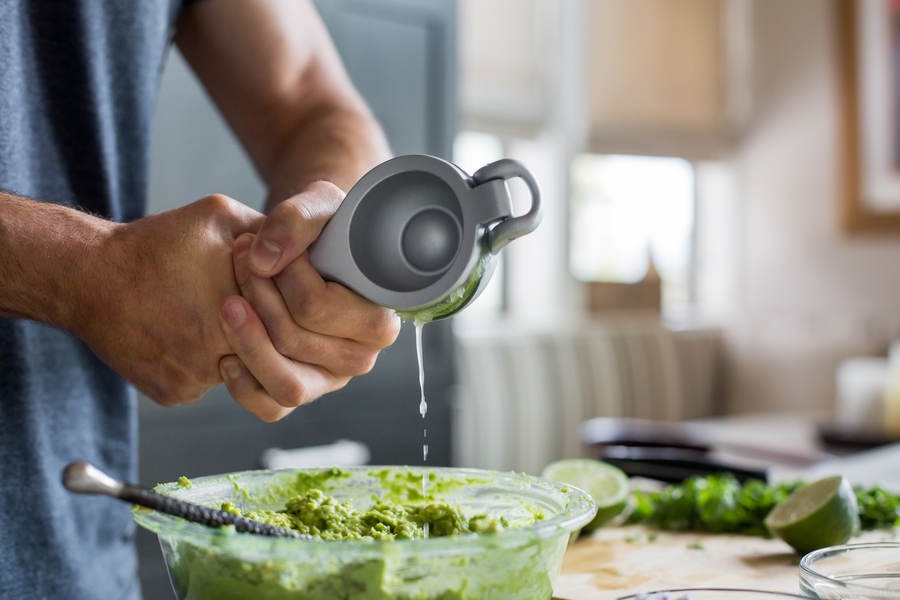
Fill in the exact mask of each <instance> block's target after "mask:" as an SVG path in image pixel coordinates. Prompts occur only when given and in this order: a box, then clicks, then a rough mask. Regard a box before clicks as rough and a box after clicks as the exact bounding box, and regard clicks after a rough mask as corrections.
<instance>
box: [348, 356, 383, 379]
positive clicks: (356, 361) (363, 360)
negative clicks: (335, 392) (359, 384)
mask: <svg viewBox="0 0 900 600" xmlns="http://www.w3.org/2000/svg"><path fill="white" fill-rule="evenodd" d="M377 359H378V353H377V352H359V353H357V354H356V355H355V356H352V357H351V358H350V359H349V360H348V361H347V363H348V369H347V371H348V373H349V374H350V375H353V376H354V377H356V376H359V375H365V374H366V373H369V372H370V371H371V370H372V369H373V368H374V367H375V361H376V360H377Z"/></svg>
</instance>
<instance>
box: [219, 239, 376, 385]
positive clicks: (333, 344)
mask: <svg viewBox="0 0 900 600" xmlns="http://www.w3.org/2000/svg"><path fill="white" fill-rule="evenodd" d="M246 237H252V236H241V237H240V238H238V239H237V240H236V241H235V246H234V265H235V266H234V272H235V277H236V279H237V281H238V285H239V286H240V289H241V295H242V296H243V297H244V298H245V299H246V300H247V301H248V302H249V303H250V306H252V307H253V310H254V311H256V314H257V315H258V316H259V318H260V319H261V320H262V322H263V325H265V328H266V332H267V333H268V334H269V339H271V340H272V345H273V346H275V349H276V350H277V351H278V352H279V353H281V354H283V355H284V356H286V357H288V358H290V359H293V360H295V361H299V362H302V363H307V364H311V365H319V366H320V367H323V368H324V369H326V370H327V371H328V372H329V373H331V374H332V375H336V376H340V377H355V376H357V375H363V374H365V373H368V372H369V371H371V370H372V367H373V366H374V365H375V359H376V358H377V356H378V352H377V351H376V350H373V349H371V348H368V347H366V346H364V345H362V344H360V343H359V342H355V341H353V340H349V339H345V338H341V337H333V336H327V335H322V334H319V333H315V332H312V331H308V330H306V329H304V328H302V327H299V326H298V325H297V324H296V323H295V322H294V319H293V318H292V317H291V313H290V312H289V311H288V309H287V306H285V303H284V299H283V298H282V297H281V293H280V292H279V291H278V288H277V287H275V282H273V281H272V280H271V279H268V278H261V277H256V276H254V275H251V274H250V266H249V264H248V260H247V256H246V253H244V252H242V250H243V249H244V248H245V247H249V243H250V240H247V239H245V238H246Z"/></svg>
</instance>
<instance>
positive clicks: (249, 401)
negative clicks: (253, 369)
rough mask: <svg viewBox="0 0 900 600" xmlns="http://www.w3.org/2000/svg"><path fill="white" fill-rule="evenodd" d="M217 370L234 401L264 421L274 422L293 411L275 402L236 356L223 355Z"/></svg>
mask: <svg viewBox="0 0 900 600" xmlns="http://www.w3.org/2000/svg"><path fill="white" fill-rule="evenodd" d="M219 372H220V373H221V374H222V379H223V380H225V386H226V387H227V388H228V391H229V393H231V397H232V398H234V401H235V402H237V403H238V404H240V405H241V406H243V407H244V408H245V409H247V410H248V411H249V412H251V413H253V414H254V415H256V416H257V417H259V419H260V420H262V421H265V422H266V423H274V422H275V421H278V420H280V419H283V418H284V417H286V416H288V415H289V414H291V412H293V410H294V409H293V408H286V407H284V406H281V405H280V404H278V403H277V402H275V401H274V400H273V399H272V397H271V396H270V395H269V394H268V393H267V392H266V390H265V389H263V387H262V386H261V385H260V384H259V382H258V381H256V378H255V377H253V375H252V374H251V373H250V371H248V370H247V369H246V367H244V365H243V363H241V359H239V358H238V357H237V356H233V355H230V356H223V357H222V358H221V359H220V360H219Z"/></svg>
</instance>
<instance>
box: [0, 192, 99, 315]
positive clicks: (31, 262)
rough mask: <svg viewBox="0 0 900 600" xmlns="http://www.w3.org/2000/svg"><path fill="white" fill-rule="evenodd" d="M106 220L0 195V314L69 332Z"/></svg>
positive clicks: (81, 298)
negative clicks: (31, 320) (44, 323)
mask: <svg viewBox="0 0 900 600" xmlns="http://www.w3.org/2000/svg"><path fill="white" fill-rule="evenodd" d="M113 226H114V224H113V223H111V222H109V221H104V220H103V219H99V218H97V217H92V216H91V215H87V214H84V213H82V212H79V211H77V210H73V209H71V208H66V207H64V206H59V205H56V204H50V203H45V202H36V201H34V200H27V199H25V198H20V197H18V196H12V195H9V194H4V193H2V192H0V316H4V317H23V318H28V319H33V320H36V321H44V322H47V323H52V324H54V325H58V326H60V327H64V328H67V329H71V328H72V327H73V326H74V325H75V323H76V321H77V318H78V317H77V315H78V314H79V312H80V311H81V310H82V306H81V304H82V300H83V298H84V294H85V293H86V289H85V288H86V287H88V286H87V284H86V281H85V279H86V276H87V275H88V274H89V273H90V271H91V262H90V261H91V260H92V259H91V257H92V256H94V255H95V252H94V251H95V250H97V249H98V248H99V247H100V245H101V244H102V241H103V240H104V239H105V237H106V235H107V233H108V232H109V231H110V230H111V228H112V227H113Z"/></svg>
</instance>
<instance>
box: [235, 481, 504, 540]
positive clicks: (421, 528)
mask: <svg viewBox="0 0 900 600" xmlns="http://www.w3.org/2000/svg"><path fill="white" fill-rule="evenodd" d="M220 508H221V509H222V510H224V511H226V512H230V513H233V514H236V515H238V516H242V517H246V518H248V519H253V520H254V521H261V522H263V523H268V524H270V525H275V526H277V527H284V528H286V529H294V530H296V531H299V532H300V533H305V534H308V535H311V536H313V537H317V538H321V539H323V540H394V539H407V540H408V539H413V538H424V537H426V533H425V531H426V527H427V528H428V536H430V537H446V536H451V535H462V534H467V533H487V532H496V531H499V530H501V529H503V528H504V527H507V526H508V525H509V523H508V522H507V521H506V519H505V518H504V517H500V518H497V519H492V518H489V517H488V516H487V515H475V516H473V517H470V518H468V519H467V518H466V517H465V516H464V515H463V514H462V512H460V510H459V509H458V508H456V507H453V506H450V505H449V504H446V503H430V504H405V503H404V504H401V503H394V502H379V503H378V504H375V505H374V506H372V507H370V508H368V509H366V510H358V509H355V508H353V506H352V505H351V503H350V502H349V501H345V502H340V501H339V500H336V499H335V498H334V497H332V496H328V495H326V494H325V493H324V492H323V491H322V490H318V489H313V490H309V491H308V492H306V493H305V494H303V495H300V496H294V497H293V498H291V499H290V500H288V501H287V502H286V503H285V508H284V509H283V510H277V511H274V510H259V511H242V510H240V509H239V508H237V507H236V506H235V505H234V504H233V503H231V502H223V503H222V506H221V507H220Z"/></svg>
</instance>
